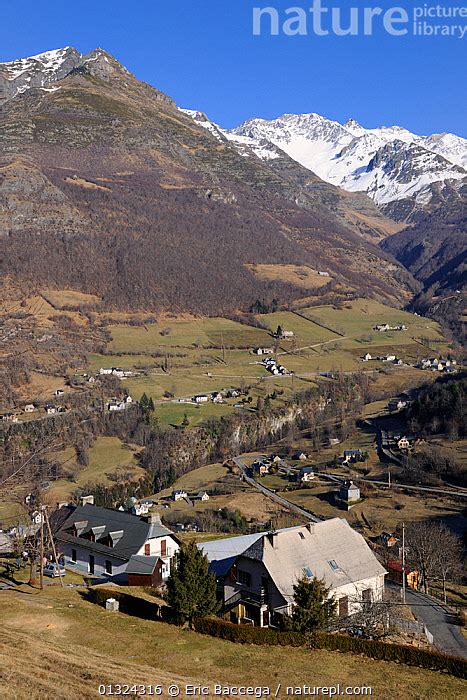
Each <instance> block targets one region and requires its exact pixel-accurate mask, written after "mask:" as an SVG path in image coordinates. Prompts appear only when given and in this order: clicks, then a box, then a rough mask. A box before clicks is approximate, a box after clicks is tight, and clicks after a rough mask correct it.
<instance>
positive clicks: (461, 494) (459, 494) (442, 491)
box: [320, 472, 467, 498]
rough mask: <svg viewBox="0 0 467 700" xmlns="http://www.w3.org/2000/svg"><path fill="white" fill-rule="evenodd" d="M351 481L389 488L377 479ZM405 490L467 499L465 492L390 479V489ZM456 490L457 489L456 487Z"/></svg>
mask: <svg viewBox="0 0 467 700" xmlns="http://www.w3.org/2000/svg"><path fill="white" fill-rule="evenodd" d="M320 477H324V478H325V479H334V480H337V481H341V482H342V481H345V480H346V478H347V477H345V476H342V475H340V474H332V473H327V472H326V473H325V472H321V473H320ZM350 478H351V479H352V481H363V482H365V483H367V484H374V485H376V486H385V487H386V488H389V485H388V482H387V481H380V480H378V479H371V478H364V477H361V476H354V475H353V474H352V476H351V477H350ZM393 488H394V489H407V490H408V491H424V492H428V493H434V494H436V495H440V494H442V495H444V496H456V497H458V498H467V490H466V489H463V490H462V491H454V490H452V491H448V489H438V488H436V487H434V486H412V485H411V484H400V483H399V482H397V481H394V479H391V489H393ZM456 488H458V487H456Z"/></svg>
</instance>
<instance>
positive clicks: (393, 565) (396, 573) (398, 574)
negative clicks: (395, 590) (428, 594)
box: [387, 560, 420, 589]
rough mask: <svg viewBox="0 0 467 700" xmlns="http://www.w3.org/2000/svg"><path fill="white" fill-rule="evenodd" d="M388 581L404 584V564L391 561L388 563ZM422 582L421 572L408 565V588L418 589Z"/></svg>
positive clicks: (406, 578) (406, 571)
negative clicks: (420, 581)
mask: <svg viewBox="0 0 467 700" xmlns="http://www.w3.org/2000/svg"><path fill="white" fill-rule="evenodd" d="M387 566H388V579H389V580H390V581H394V582H395V583H399V584H402V581H403V576H402V562H400V561H398V560H391V561H389V563H388V565H387ZM419 580H420V572H419V571H417V570H416V569H414V568H413V567H412V566H409V565H408V564H406V565H405V583H406V585H407V586H408V588H415V589H417V588H418V584H419Z"/></svg>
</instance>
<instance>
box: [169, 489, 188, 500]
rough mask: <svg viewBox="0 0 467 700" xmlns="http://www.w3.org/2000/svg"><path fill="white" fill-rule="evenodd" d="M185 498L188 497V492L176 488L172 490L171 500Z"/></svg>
mask: <svg viewBox="0 0 467 700" xmlns="http://www.w3.org/2000/svg"><path fill="white" fill-rule="evenodd" d="M185 498H188V493H187V492H186V491H184V490H183V489H177V490H176V491H173V492H172V500H173V501H183V500H185Z"/></svg>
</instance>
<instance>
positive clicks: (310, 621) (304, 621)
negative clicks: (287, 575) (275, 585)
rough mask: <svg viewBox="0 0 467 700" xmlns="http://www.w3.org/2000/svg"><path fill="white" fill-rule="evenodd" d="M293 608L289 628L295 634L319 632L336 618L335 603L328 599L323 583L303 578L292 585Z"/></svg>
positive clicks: (318, 580)
mask: <svg viewBox="0 0 467 700" xmlns="http://www.w3.org/2000/svg"><path fill="white" fill-rule="evenodd" d="M293 590H294V603H295V606H294V608H293V611H292V615H291V617H290V618H289V626H290V627H291V628H292V629H293V630H295V631H296V632H319V631H320V630H323V629H326V627H327V626H328V625H329V623H330V622H332V620H333V619H334V618H335V617H336V611H337V602H336V601H335V600H334V599H333V598H329V597H328V595H329V591H330V589H329V588H326V585H325V583H324V581H322V580H320V579H317V578H316V577H315V578H313V579H311V580H310V579H309V578H307V577H306V576H304V577H303V578H302V579H300V581H299V582H298V583H297V584H296V585H294V587H293Z"/></svg>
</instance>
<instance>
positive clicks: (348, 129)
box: [226, 114, 467, 222]
mask: <svg viewBox="0 0 467 700" xmlns="http://www.w3.org/2000/svg"><path fill="white" fill-rule="evenodd" d="M226 133H227V137H228V138H232V139H233V140H236V139H238V138H239V137H240V138H241V139H243V140H244V142H245V141H247V142H250V144H254V143H256V144H261V147H262V149H263V151H264V150H265V149H266V146H265V143H267V142H269V143H271V144H273V145H274V146H277V147H279V148H281V149H282V150H284V151H285V152H286V153H287V154H288V155H289V156H290V157H291V158H293V159H294V160H296V161H297V162H299V163H300V164H302V165H303V166H304V167H306V168H308V169H309V170H312V171H313V172H314V173H316V174H317V175H318V176H319V177H320V178H322V179H323V180H325V181H326V182H329V183H332V184H334V185H338V186H339V187H342V188H344V189H346V190H348V191H350V192H365V193H367V194H368V195H369V196H370V197H371V199H372V200H373V201H374V202H375V204H377V205H378V207H380V209H381V210H382V211H384V212H385V213H387V214H388V215H389V216H391V217H392V218H395V219H397V220H399V221H406V222H407V221H408V222H410V221H412V220H413V218H414V216H416V213H417V212H418V211H420V210H422V211H427V210H430V208H431V207H432V206H433V205H436V203H437V200H438V198H439V192H440V190H442V189H443V188H447V189H449V192H450V196H451V197H452V196H459V195H458V193H459V190H460V189H461V187H462V185H463V184H465V183H466V182H467V169H466V168H467V140H466V139H462V138H460V137H458V136H455V135H454V134H434V135H432V136H427V137H425V136H418V135H416V134H413V133H411V132H410V131H408V130H407V129H403V128H401V127H399V126H393V127H381V128H378V129H365V128H363V127H362V126H360V124H358V123H357V122H356V121H354V120H349V121H348V122H346V123H345V124H343V125H342V124H339V123H338V122H335V121H332V120H330V119H326V118H324V117H322V116H320V115H318V114H286V115H284V116H282V117H279V118H278V119H274V120H271V121H268V120H265V119H251V120H248V121H246V122H245V123H243V124H241V125H240V126H239V127H237V128H236V129H233V130H232V131H230V132H226Z"/></svg>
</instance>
